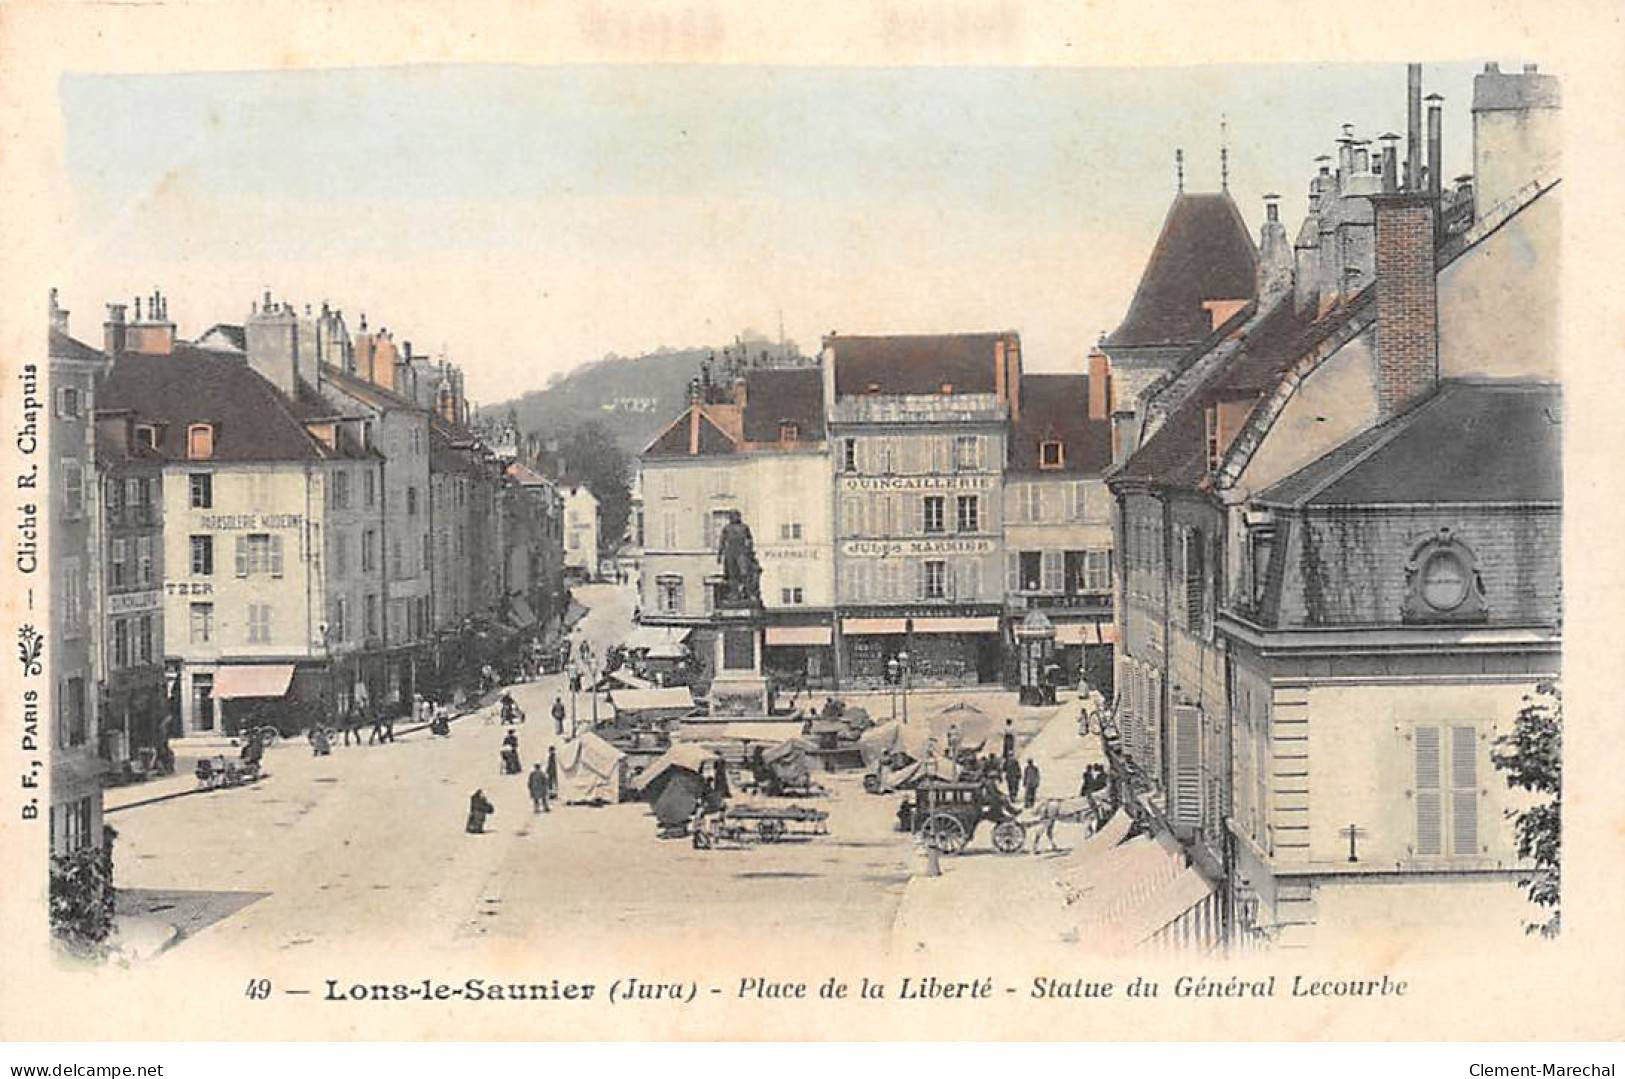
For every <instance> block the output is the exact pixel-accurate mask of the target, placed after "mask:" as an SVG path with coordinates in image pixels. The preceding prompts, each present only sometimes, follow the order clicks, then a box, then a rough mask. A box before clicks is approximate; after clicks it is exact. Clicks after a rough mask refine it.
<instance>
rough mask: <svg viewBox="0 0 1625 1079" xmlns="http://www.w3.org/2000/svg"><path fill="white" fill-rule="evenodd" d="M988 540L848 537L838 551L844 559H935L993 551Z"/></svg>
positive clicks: (991, 542) (992, 546)
mask: <svg viewBox="0 0 1625 1079" xmlns="http://www.w3.org/2000/svg"><path fill="white" fill-rule="evenodd" d="M993 549H994V543H993V541H992V540H990V539H905V540H847V541H846V542H845V543H843V544H841V554H843V555H845V556H846V557H847V558H908V557H915V558H935V557H938V556H941V555H977V554H992V553H993Z"/></svg>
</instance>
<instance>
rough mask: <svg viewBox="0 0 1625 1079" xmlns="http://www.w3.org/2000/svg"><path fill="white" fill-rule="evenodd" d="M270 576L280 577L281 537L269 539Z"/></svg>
mask: <svg viewBox="0 0 1625 1079" xmlns="http://www.w3.org/2000/svg"><path fill="white" fill-rule="evenodd" d="M271 576H273V577H280V576H282V537H281V536H277V535H274V536H272V537H271Z"/></svg>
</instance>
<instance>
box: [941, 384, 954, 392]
mask: <svg viewBox="0 0 1625 1079" xmlns="http://www.w3.org/2000/svg"><path fill="white" fill-rule="evenodd" d="M942 392H943V393H953V392H954V384H953V383H952V382H944V383H943V384H942Z"/></svg>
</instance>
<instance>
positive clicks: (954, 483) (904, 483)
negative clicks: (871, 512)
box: [841, 472, 997, 491]
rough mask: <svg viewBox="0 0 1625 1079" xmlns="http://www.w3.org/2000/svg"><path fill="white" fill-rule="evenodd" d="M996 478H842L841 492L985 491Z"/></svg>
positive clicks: (963, 475) (980, 474)
mask: <svg viewBox="0 0 1625 1079" xmlns="http://www.w3.org/2000/svg"><path fill="white" fill-rule="evenodd" d="M996 478H997V477H996V476H994V475H993V474H991V473H987V472H956V473H954V474H952V475H946V476H842V477H841V490H843V491H986V490H990V489H992V487H993V482H994V480H995V479H996Z"/></svg>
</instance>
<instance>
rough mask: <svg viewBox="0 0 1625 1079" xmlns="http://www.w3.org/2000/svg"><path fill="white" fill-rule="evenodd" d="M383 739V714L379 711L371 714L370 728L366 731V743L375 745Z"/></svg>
mask: <svg viewBox="0 0 1625 1079" xmlns="http://www.w3.org/2000/svg"><path fill="white" fill-rule="evenodd" d="M383 740H384V716H383V713H381V712H374V713H373V714H372V730H370V731H368V732H367V744H368V745H369V746H371V745H377V744H378V743H379V742H382V741H383Z"/></svg>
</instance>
